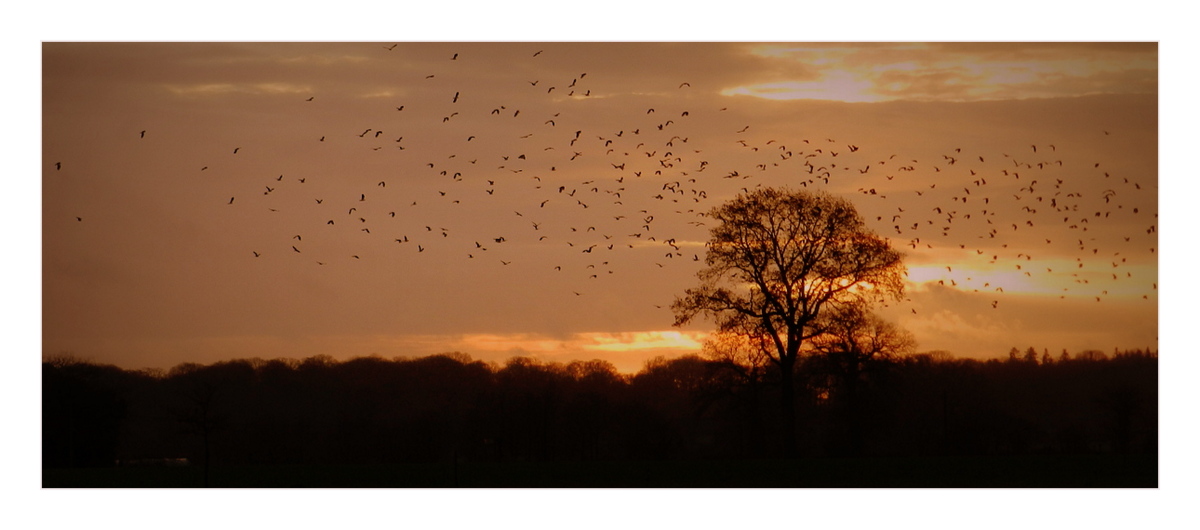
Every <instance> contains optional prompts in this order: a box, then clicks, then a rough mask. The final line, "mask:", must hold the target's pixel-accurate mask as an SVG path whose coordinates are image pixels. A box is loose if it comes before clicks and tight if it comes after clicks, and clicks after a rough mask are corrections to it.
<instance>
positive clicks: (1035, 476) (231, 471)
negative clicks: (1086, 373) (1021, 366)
mask: <svg viewBox="0 0 1200 530" xmlns="http://www.w3.org/2000/svg"><path fill="white" fill-rule="evenodd" d="M203 484H204V482H203V471H202V469H201V468H200V467H175V468H170V467H157V468H156V467H141V468H137V467H134V468H93V469H47V470H44V471H43V473H42V487H44V488H198V487H203ZM209 486H210V487H218V488H447V487H463V488H574V487H585V488H727V487H733V488H740V487H746V488H972V487H988V488H1090V487H1109V488H1112V487H1115V488H1154V487H1157V486H1158V457H1157V455H1131V456H1096V455H1087V456H1019V457H1018V456H998V457H929V458H857V459H846V458H812V459H796V460H713V461H682V460H680V461H642V462H501V463H495V462H460V463H459V464H458V465H457V466H455V465H453V464H452V463H451V462H444V463H431V464H387V465H375V466H319V465H305V466H286V465H281V466H239V467H213V468H212V469H211V470H210V471H209Z"/></svg>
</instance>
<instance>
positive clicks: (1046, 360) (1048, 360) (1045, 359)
mask: <svg viewBox="0 0 1200 530" xmlns="http://www.w3.org/2000/svg"><path fill="white" fill-rule="evenodd" d="M1042 364H1054V358H1053V357H1051V356H1050V348H1044V349H1043V350H1042Z"/></svg>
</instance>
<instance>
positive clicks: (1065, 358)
mask: <svg viewBox="0 0 1200 530" xmlns="http://www.w3.org/2000/svg"><path fill="white" fill-rule="evenodd" d="M1070 360H1071V354H1070V353H1067V349H1066V348H1063V352H1062V355H1060V356H1059V357H1058V362H1060V363H1065V362H1067V361H1070Z"/></svg>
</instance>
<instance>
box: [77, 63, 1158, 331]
mask: <svg viewBox="0 0 1200 530" xmlns="http://www.w3.org/2000/svg"><path fill="white" fill-rule="evenodd" d="M381 48H382V50H379V51H378V53H381V54H398V53H402V50H401V51H397V46H396V45H391V46H382V47H381ZM547 55H548V53H546V52H544V51H543V50H533V49H531V50H530V52H529V56H528V61H530V62H531V63H533V64H535V65H536V61H539V60H545V59H546V57H547ZM465 59H467V57H465V56H464V57H460V54H459V53H454V54H453V55H448V56H446V57H445V60H444V65H443V66H441V67H439V68H438V69H437V70H436V71H431V72H428V73H423V74H420V75H414V78H413V79H412V80H411V83H412V84H414V85H420V84H421V83H435V82H436V83H437V84H436V85H430V88H428V90H429V91H431V92H433V93H434V94H437V93H439V91H440V93H441V97H433V98H420V99H416V98H414V99H411V100H405V99H404V98H396V99H395V100H394V101H385V102H381V103H380V105H379V108H378V112H377V114H376V115H374V116H372V117H371V118H369V119H365V120H364V121H363V122H362V124H361V126H359V127H357V128H355V129H354V130H335V129H332V128H330V129H328V130H323V129H319V128H320V127H324V126H322V125H320V124H319V123H316V122H314V129H313V131H312V135H311V139H309V140H307V142H309V144H310V145H306V146H300V147H302V148H303V149H306V150H308V149H311V150H314V151H318V150H321V149H323V148H328V147H329V146H330V145H332V144H335V143H336V144H337V145H338V146H340V147H339V149H345V150H346V151H345V152H344V153H343V154H346V153H348V154H351V155H352V156H362V157H377V158H374V159H372V160H373V161H376V160H377V161H378V162H379V164H380V166H381V167H389V168H395V169H394V170H385V171H380V172H378V173H374V174H371V175H365V176H358V177H354V178H346V177H341V176H339V177H334V176H329V175H319V174H304V175H289V174H287V172H277V173H272V174H269V175H261V176H251V177H248V178H247V179H242V180H240V181H239V185H238V186H237V187H236V188H235V189H233V190H231V191H230V192H227V194H226V196H227V198H226V199H222V201H223V203H224V204H223V206H224V207H225V208H229V209H243V208H245V209H256V210H258V211H268V212H271V213H272V214H274V213H280V212H292V213H296V214H297V217H288V219H295V218H301V219H304V221H303V222H301V223H298V224H294V225H292V224H289V225H288V227H287V228H288V230H287V233H288V234H289V235H288V238H287V239H286V240H282V239H281V240H278V241H275V242H274V243H273V244H271V245H269V246H265V247H262V248H247V249H245V255H246V256H247V258H248V259H278V258H279V257H280V256H286V259H291V260H297V261H298V262H299V263H307V264H310V265H313V266H324V265H328V264H330V263H332V262H334V261H337V260H356V261H358V260H365V259H389V258H388V256H389V253H391V254H392V255H397V254H398V255H409V256H413V255H415V256H426V255H428V253H441V254H446V255H451V256H457V257H461V258H462V259H467V260H478V261H480V262H483V263H486V264H491V265H492V266H496V267H508V266H510V265H514V264H517V265H518V266H526V267H529V268H527V269H525V270H532V271H535V272H537V271H541V272H542V273H545V274H568V275H571V277H572V278H573V279H574V280H576V281H577V287H575V288H572V289H570V291H571V294H572V295H574V296H583V295H585V294H586V293H588V292H589V291H595V290H598V289H602V288H603V287H599V286H598V285H599V284H598V283H588V282H602V281H603V280H604V279H605V278H606V277H613V276H615V275H617V274H618V271H620V270H621V264H623V263H627V262H628V263H632V265H631V266H630V267H629V269H628V270H633V271H635V272H634V273H635V274H642V272H638V271H639V270H640V269H639V268H640V267H650V268H651V270H655V269H667V268H670V269H671V271H668V272H675V271H679V270H681V269H680V267H684V268H683V269H682V270H686V271H687V272H688V274H689V275H690V273H691V272H694V271H695V270H697V269H698V268H699V267H700V266H702V265H703V260H704V246H703V243H704V241H706V240H707V229H708V225H707V224H706V223H707V222H708V221H709V220H708V219H707V217H706V212H707V211H708V210H709V209H711V208H712V207H714V206H717V205H719V204H720V203H722V202H723V201H725V200H728V199H730V198H732V197H733V196H734V195H736V194H737V193H739V192H743V191H748V190H750V189H752V188H754V187H758V186H780V185H786V186H790V187H792V188H805V189H828V190H831V191H833V192H834V193H839V194H842V195H847V194H849V195H850V198H851V200H852V201H854V203H855V204H856V206H858V208H859V210H860V212H861V213H862V214H863V215H864V218H866V220H867V221H868V224H869V225H870V226H871V227H872V228H874V229H875V230H876V231H877V232H878V233H879V234H880V235H883V236H886V237H890V238H892V240H893V244H894V245H895V246H897V247H901V248H907V249H911V250H912V251H914V252H916V251H927V250H930V249H938V250H943V251H944V250H946V249H949V250H951V251H955V250H957V251H959V252H960V254H962V255H964V256H966V257H964V258H963V259H964V260H966V259H972V258H973V259H976V260H978V261H980V262H985V263H986V264H987V265H989V266H995V267H997V268H1007V267H1009V266H1011V267H1012V272H1014V273H1016V274H1018V275H1020V276H1024V277H1028V278H1030V280H1031V281H1032V280H1033V279H1034V277H1035V276H1039V277H1040V276H1046V275H1054V276H1055V277H1056V278H1063V279H1065V280H1066V281H1068V282H1069V284H1068V285H1066V286H1065V287H1063V293H1062V294H1061V295H1060V296H1063V297H1066V296H1068V295H1070V294H1072V292H1073V291H1072V289H1075V290H1076V291H1080V292H1088V293H1089V296H1095V298H1096V301H1101V300H1102V299H1103V297H1104V296H1106V295H1107V293H1108V290H1106V289H1099V290H1098V288H1097V285H1099V284H1103V285H1109V284H1111V283H1112V282H1135V281H1143V282H1144V281H1145V280H1146V279H1145V278H1139V277H1135V274H1134V271H1133V270H1132V269H1131V268H1130V267H1128V266H1127V263H1129V262H1128V261H1127V260H1129V259H1131V258H1132V259H1135V260H1137V259H1141V258H1144V254H1154V253H1155V247H1156V246H1157V233H1156V232H1157V228H1156V225H1157V213H1156V209H1153V208H1150V209H1147V208H1146V207H1145V206H1142V207H1140V208H1139V207H1136V206H1128V207H1127V206H1126V205H1127V204H1135V203H1137V204H1145V203H1146V201H1141V202H1139V201H1136V200H1132V199H1134V198H1135V197H1137V194H1153V193H1154V189H1153V188H1155V187H1156V186H1154V184H1153V182H1146V181H1143V180H1141V179H1139V178H1130V177H1128V176H1124V175H1116V174H1110V173H1109V172H1108V171H1107V168H1106V167H1104V166H1103V165H1102V164H1101V163H1099V162H1093V163H1092V166H1091V167H1088V168H1082V169H1083V170H1085V171H1084V173H1085V174H1087V175H1089V176H1088V177H1086V178H1087V179H1089V180H1090V181H1089V182H1081V181H1080V177H1079V176H1078V175H1080V174H1081V173H1080V171H1081V168H1078V167H1073V165H1078V163H1079V162H1078V161H1076V160H1074V159H1073V158H1070V157H1067V156H1064V155H1063V152H1062V151H1061V150H1060V148H1059V147H1057V146H1056V145H1052V144H1044V145H1043V144H1030V145H1027V146H1025V147H1024V148H1022V149H1021V150H1020V151H1012V152H999V153H989V152H969V150H966V149H963V148H960V147H953V146H951V147H948V148H947V149H945V152H944V153H942V154H941V158H939V159H933V160H930V159H914V158H912V157H906V156H904V155H902V154H898V153H890V152H883V153H880V152H876V151H875V150H873V149H872V148H871V146H869V145H862V146H860V145H858V144H857V142H854V141H843V140H837V139H834V138H828V137H792V138H764V137H763V136H761V135H757V134H756V131H755V124H753V123H749V124H747V123H726V124H725V125H724V126H723V128H721V127H716V128H714V127H713V126H712V125H711V123H713V120H712V119H713V118H714V117H715V118H720V117H721V116H722V113H724V112H725V111H726V110H727V108H725V107H722V108H689V107H688V106H687V105H686V104H687V102H688V101H689V99H688V98H686V97H679V98H673V99H668V100H667V101H668V103H665V104H659V105H657V106H654V107H649V106H647V107H645V108H625V110H623V111H620V112H610V113H608V114H607V115H606V116H605V117H604V119H603V120H602V123H603V124H604V125H595V123H596V121H597V120H596V118H595V117H593V116H584V115H583V112H582V111H580V110H578V109H580V108H581V105H578V104H572V103H579V102H582V101H584V100H587V99H588V98H593V97H597V96H598V95H599V94H601V93H603V92H604V91H605V85H604V84H603V82H602V81H603V80H598V79H597V76H596V75H589V74H588V73H587V72H583V71H580V72H578V73H577V74H576V75H573V76H569V77H562V78H531V79H526V80H524V81H523V82H522V86H521V87H520V90H522V91H523V92H524V93H525V96H524V97H522V98H521V99H519V100H517V101H510V102H503V101H493V100H492V98H491V97H490V95H489V94H488V91H487V90H485V89H483V88H480V87H477V86H470V85H468V86H461V87H451V88H443V87H445V86H446V83H447V81H446V80H447V79H449V81H448V82H449V83H453V81H454V79H455V76H456V75H457V74H458V73H459V72H460V71H461V70H460V68H467V67H468V66H466V62H467V61H465ZM528 70H529V71H536V70H535V69H534V68H529V69H528ZM678 81H679V82H678V83H677V84H673V85H672V86H671V87H670V90H674V91H676V92H678V93H679V94H680V96H685V95H686V92H687V91H692V90H697V89H696V88H694V87H693V86H692V83H691V82H690V81H688V80H678ZM322 104H324V101H323V98H322V97H321V95H320V94H315V95H307V96H303V97H298V98H297V100H296V106H297V107H298V108H297V109H296V111H297V112H306V111H308V109H310V108H312V107H315V106H320V105H322ZM700 117H703V118H705V119H706V120H707V121H706V123H707V125H701V124H699V123H695V122H696V120H697V119H698V118H700ZM133 134H134V135H135V136H136V137H137V138H138V139H139V140H144V139H145V138H146V137H147V136H148V135H152V134H153V131H150V132H149V133H148V132H147V131H144V130H143V131H134V132H133ZM434 134H436V137H437V139H438V140H437V142H436V143H437V145H436V148H433V147H430V146H431V143H430V141H429V140H428V138H425V137H424V136H429V135H434ZM1096 134H1097V135H1103V136H1104V137H1106V138H1112V135H1111V134H1110V132H1108V131H1096ZM444 138H451V139H452V140H451V141H450V142H446V141H443V140H442V139H444ZM1101 140H1103V139H1101ZM730 149H732V150H733V151H732V153H734V155H733V156H724V155H722V154H721V153H728V152H729V150H730ZM254 150H255V146H254V145H249V144H246V145H230V146H229V150H228V151H227V152H226V153H223V154H220V156H224V157H245V156H247V155H248V154H249V153H251V152H253V151H254ZM224 162H225V161H223V163H222V164H221V165H222V167H230V164H229V163H224ZM54 166H55V170H56V171H66V169H64V168H65V167H68V166H67V165H65V164H62V163H59V162H56V163H55V164H54ZM215 166H216V164H209V165H204V166H201V167H197V168H195V170H196V171H203V172H211V171H212V170H210V167H215ZM397 174H399V175H400V176H395V175H397ZM252 181H253V182H252ZM1096 181H1099V182H1102V183H1103V186H1102V187H1103V188H1104V189H1103V191H1102V192H1101V193H1099V194H1096V193H1094V192H1093V191H1092V190H1093V189H1095V188H1096V185H1095V182H1096ZM1127 199H1130V200H1127ZM1151 204H1153V203H1152V202H1151ZM464 219H465V220H467V224H466V225H464V224H463V220H464ZM564 219H569V221H566V222H564V221H563V220H564ZM76 220H77V221H78V222H83V218H82V217H77V218H76ZM1032 234H1037V235H1036V240H1037V241H1039V242H1040V241H1041V240H1044V241H1045V242H1044V244H1043V245H1042V247H1041V248H1045V249H1047V250H1046V254H1052V253H1053V254H1056V255H1061V253H1062V251H1063V249H1064V248H1069V249H1070V250H1071V251H1072V252H1074V253H1076V260H1075V263H1074V264H1073V266H1072V267H1071V269H1072V270H1057V271H1055V270H1054V268H1053V267H1046V266H1044V265H1045V264H1044V263H1041V266H1040V268H1035V267H1034V266H1033V264H1034V263H1035V262H1034V260H1035V259H1039V258H1040V257H1041V256H1039V255H1038V254H1039V252H1038V251H1037V250H1035V248H1036V247H1038V246H1039V245H1036V244H1030V243H1029V241H1030V240H1033V239H1034V237H1035V236H1033V235H1032ZM314 241H337V242H340V243H342V244H345V245H347V246H349V247H352V248H356V249H360V250H351V251H349V252H345V253H343V254H334V253H332V252H331V251H330V250H328V249H329V246H325V245H322V246H316V247H314V246H311V245H310V243H312V242H314ZM1018 241H1019V242H1020V243H1018ZM1006 242H1011V243H1012V244H1013V248H1012V250H1011V251H1010V250H1009V249H1008V244H1009V243H1006ZM385 247H386V248H385ZM509 247H519V250H511V251H510V250H507V249H508V248H509ZM1038 263H1040V262H1038ZM1100 264H1103V267H1101V265H1100ZM1109 265H1111V266H1109ZM945 269H946V272H947V275H946V277H945V278H943V279H937V280H931V281H936V283H938V284H940V285H942V286H946V287H949V288H958V289H970V290H972V291H975V292H988V293H994V294H995V296H994V297H991V300H990V303H991V306H992V307H993V308H994V307H997V306H998V304H999V303H1001V295H1002V293H1003V288H1004V285H993V284H991V283H988V282H976V281H974V280H973V279H972V278H969V277H967V278H963V277H961V276H955V275H954V274H953V272H954V271H953V267H952V266H946V267H945ZM1101 269H1103V270H1104V272H1105V274H1104V278H1100V277H1099V272H1098V271H1099V270H1101ZM1108 275H1111V278H1108ZM1153 281H1154V282H1156V281H1157V280H1156V279H1155V280H1153ZM960 282H961V285H960ZM1150 283H1153V282H1150ZM1152 288H1154V289H1156V288H1157V284H1156V283H1154V284H1153V286H1152ZM1097 291H1098V292H1099V294H1098V295H1096V294H1095V292H1097ZM568 296H569V295H568ZM914 311H915V310H914Z"/></svg>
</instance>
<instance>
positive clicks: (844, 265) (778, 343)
mask: <svg viewBox="0 0 1200 530" xmlns="http://www.w3.org/2000/svg"><path fill="white" fill-rule="evenodd" d="M707 216H708V217H709V218H711V219H713V220H714V221H716V223H717V224H716V225H715V226H714V227H713V228H712V229H711V232H710V239H709V241H708V244H707V245H708V252H707V254H706V256H705V264H706V265H707V267H706V268H705V269H703V270H701V271H700V272H699V273H698V276H699V278H700V286H699V287H696V288H693V289H688V290H687V291H686V292H685V294H684V295H683V296H682V297H679V298H676V300H675V303H674V304H673V305H672V310H673V311H674V313H675V325H676V326H683V325H685V324H687V323H689V322H691V321H692V319H693V318H695V317H696V316H700V315H703V316H705V317H709V318H711V319H713V320H714V321H715V323H716V325H717V329H718V330H719V331H722V332H732V333H742V334H745V335H746V336H747V337H750V338H751V339H753V340H767V341H769V343H770V345H771V348H769V349H768V350H766V352H767V354H768V358H769V359H770V361H771V363H773V364H774V365H775V366H776V367H777V368H778V369H779V374H780V378H779V383H780V390H781V391H780V400H781V407H782V422H783V432H784V440H783V442H784V446H785V451H786V452H788V453H794V452H795V451H796V449H797V445H796V434H797V433H796V409H795V407H796V392H795V376H796V366H797V360H798V359H799V356H800V352H801V347H802V345H803V344H804V343H805V342H806V341H808V340H810V339H812V338H813V337H817V336H819V335H821V334H823V333H825V332H826V329H825V328H824V326H825V325H826V324H827V322H824V321H821V320H819V319H818V317H819V316H820V315H821V313H822V312H823V311H825V310H830V309H836V308H838V307H842V306H846V305H854V304H859V303H863V302H864V301H866V300H878V299H882V298H885V297H888V296H892V297H896V298H898V297H899V296H901V295H902V293H903V289H904V282H903V278H904V267H903V264H902V261H901V258H902V256H901V254H900V252H898V251H896V250H895V249H893V248H892V247H891V245H890V244H889V242H888V240H887V239H885V238H882V237H880V236H878V235H876V234H875V233H874V232H872V231H871V230H870V229H869V228H867V226H866V225H865V223H864V222H863V220H862V218H861V217H860V216H859V215H858V212H857V211H856V210H855V208H854V206H853V204H851V203H850V201H848V200H846V199H842V198H837V197H834V196H832V195H829V194H827V193H823V192H816V193H813V192H808V191H795V190H789V189H775V188H761V189H756V190H754V191H752V192H749V193H746V194H742V195H739V196H737V197H736V198H734V199H733V200H731V201H729V202H727V203H725V204H723V205H721V206H718V207H716V208H713V209H712V210H711V211H710V212H708V213H707Z"/></svg>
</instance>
